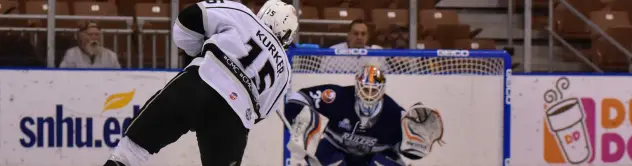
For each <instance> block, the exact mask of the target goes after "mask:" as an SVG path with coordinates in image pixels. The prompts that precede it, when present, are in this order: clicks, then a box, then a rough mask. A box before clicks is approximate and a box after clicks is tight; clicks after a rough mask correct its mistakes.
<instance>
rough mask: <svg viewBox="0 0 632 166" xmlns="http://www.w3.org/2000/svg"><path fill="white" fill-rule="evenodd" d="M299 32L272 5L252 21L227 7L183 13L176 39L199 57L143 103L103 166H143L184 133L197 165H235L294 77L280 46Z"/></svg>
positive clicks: (217, 2) (215, 3) (286, 8)
mask: <svg viewBox="0 0 632 166" xmlns="http://www.w3.org/2000/svg"><path fill="white" fill-rule="evenodd" d="M297 27H298V21H297V16H296V11H295V10H294V8H293V7H292V6H291V5H288V4H286V3H283V2H281V1H277V0H270V1H268V2H266V3H265V4H264V5H263V6H262V8H261V10H260V12H259V13H258V14H257V15H255V14H253V13H252V11H250V10H249V9H248V8H247V7H246V6H244V5H242V4H241V3H238V2H232V1H224V0H206V1H202V2H198V3H197V4H196V5H192V6H189V7H187V8H185V9H184V10H183V11H181V12H180V14H179V15H178V19H177V21H176V24H175V25H174V27H173V39H174V42H175V43H176V45H177V46H178V47H179V48H181V49H183V50H184V51H185V52H186V53H187V54H188V55H190V56H199V57H198V58H196V59H195V60H193V62H191V64H190V65H189V66H187V67H186V68H185V69H184V71H183V72H180V73H179V74H178V75H176V76H175V77H174V78H173V79H172V80H171V81H169V82H168V83H167V85H166V86H165V87H164V88H163V89H161V90H159V91H158V92H157V93H156V94H154V96H152V97H151V98H150V99H149V100H148V101H147V102H146V103H145V105H144V106H143V107H142V108H141V112H140V113H139V115H138V116H137V117H135V118H134V120H133V121H132V123H131V124H130V126H129V128H127V130H126V132H125V136H124V137H123V138H122V139H121V140H120V142H119V143H118V145H117V147H116V148H114V150H113V152H112V154H111V156H110V158H109V159H108V161H107V162H106V164H105V165H106V166H122V165H125V166H138V165H141V164H143V163H144V162H146V161H147V160H148V157H149V156H151V155H152V154H155V153H158V152H159V151H160V149H162V148H163V147H165V146H167V145H169V144H171V143H173V142H175V141H176V140H178V138H180V136H182V135H183V134H185V133H187V132H188V131H195V132H196V137H197V141H198V147H199V149H200V155H201V160H202V165H204V166H210V165H213V166H215V165H221V166H228V165H231V166H233V165H240V162H241V159H242V155H243V153H244V149H245V147H246V142H247V136H248V132H249V128H250V127H251V126H253V125H254V124H255V123H256V122H258V121H260V120H262V119H264V118H265V117H266V116H267V115H268V114H269V113H272V112H274V111H276V110H277V109H278V105H279V103H282V102H283V98H282V96H284V95H285V93H286V89H287V87H288V84H289V80H290V72H291V71H290V66H289V63H288V57H287V55H286V54H285V51H284V46H286V45H287V44H289V43H290V42H292V38H293V36H294V34H296V33H297V32H296V30H297Z"/></svg>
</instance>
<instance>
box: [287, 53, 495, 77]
mask: <svg viewBox="0 0 632 166" xmlns="http://www.w3.org/2000/svg"><path fill="white" fill-rule="evenodd" d="M368 63H371V64H378V65H379V68H381V69H382V70H383V71H384V72H385V73H387V74H430V75H432V74H442V75H443V74H461V75H503V72H504V67H505V64H504V59H502V58H468V57H412V56H407V57H401V56H400V57H387V56H371V57H366V56H342V55H334V56H294V57H293V59H292V70H293V72H300V73H341V74H344V73H355V72H357V71H359V70H360V69H361V68H362V67H363V66H364V65H365V64H368Z"/></svg>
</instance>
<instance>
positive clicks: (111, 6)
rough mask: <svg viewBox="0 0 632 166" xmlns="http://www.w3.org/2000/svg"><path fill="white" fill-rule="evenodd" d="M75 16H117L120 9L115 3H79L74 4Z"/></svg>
mask: <svg viewBox="0 0 632 166" xmlns="http://www.w3.org/2000/svg"><path fill="white" fill-rule="evenodd" d="M73 5H74V12H75V15H85V16H117V15H118V8H117V6H116V4H115V3H114V2H111V1H110V2H96V1H78V2H74V4H73Z"/></svg>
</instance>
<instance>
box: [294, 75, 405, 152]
mask: <svg viewBox="0 0 632 166" xmlns="http://www.w3.org/2000/svg"><path fill="white" fill-rule="evenodd" d="M287 99H288V102H287V103H288V104H286V106H285V117H286V118H287V119H288V120H290V123H293V122H292V119H294V118H295V117H296V116H297V115H298V114H299V113H300V111H301V110H303V108H304V107H309V108H310V109H311V110H313V111H316V112H318V113H320V114H321V115H323V116H325V117H327V118H328V119H329V122H328V124H327V125H326V128H325V133H324V134H325V138H324V139H326V140H327V141H328V142H330V143H331V144H332V145H333V146H335V147H336V148H337V149H339V150H341V151H343V152H344V153H346V154H351V155H353V156H365V155H370V154H375V153H379V152H385V153H387V154H394V152H396V151H397V150H395V149H396V147H397V146H396V145H397V144H398V143H399V142H400V141H401V140H402V139H401V137H402V134H401V125H400V121H401V118H402V114H403V113H404V112H405V110H404V109H403V108H402V107H401V106H399V104H397V103H396V102H395V101H394V100H393V99H392V98H391V97H389V96H388V95H384V101H383V104H382V108H381V109H382V110H381V111H380V113H379V115H377V116H376V117H375V121H374V122H373V123H372V125H371V126H370V127H366V128H364V127H361V125H360V124H361V123H360V117H359V116H358V114H357V113H356V110H355V104H356V103H355V102H356V97H355V87H354V86H344V87H343V86H338V85H330V84H328V85H319V86H314V87H308V88H303V89H301V90H299V91H297V92H291V93H289V94H288V98H287Z"/></svg>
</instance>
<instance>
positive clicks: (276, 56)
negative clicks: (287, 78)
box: [257, 30, 285, 74]
mask: <svg viewBox="0 0 632 166" xmlns="http://www.w3.org/2000/svg"><path fill="white" fill-rule="evenodd" d="M257 37H259V40H260V41H261V43H263V45H264V46H266V47H267V48H268V51H270V54H272V55H273V56H272V57H274V60H275V62H276V65H277V71H276V72H277V73H278V74H283V71H284V70H283V69H285V68H284V66H285V61H284V60H283V58H282V57H281V56H280V55H279V52H280V51H283V50H282V49H280V48H277V47H276V46H275V45H274V44H272V41H270V40H268V37H267V36H265V35H264V34H263V33H262V32H261V30H258V31H257Z"/></svg>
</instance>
